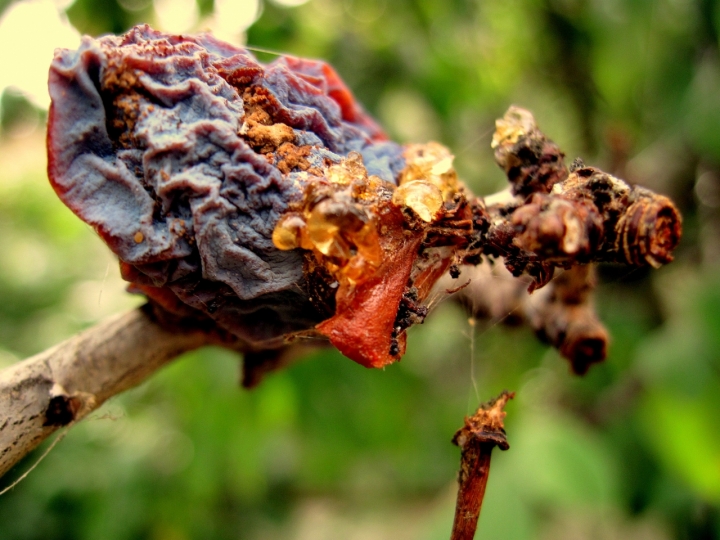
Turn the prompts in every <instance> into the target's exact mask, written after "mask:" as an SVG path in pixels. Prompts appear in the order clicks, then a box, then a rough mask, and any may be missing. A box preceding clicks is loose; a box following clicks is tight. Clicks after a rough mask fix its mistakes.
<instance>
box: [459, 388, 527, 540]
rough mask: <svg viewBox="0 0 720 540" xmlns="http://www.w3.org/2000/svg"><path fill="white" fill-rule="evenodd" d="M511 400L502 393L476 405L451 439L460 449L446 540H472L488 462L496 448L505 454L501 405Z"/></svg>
mask: <svg viewBox="0 0 720 540" xmlns="http://www.w3.org/2000/svg"><path fill="white" fill-rule="evenodd" d="M514 397H515V393H514V392H508V391H507V390H506V391H503V392H502V393H501V394H500V395H499V396H498V397H496V398H495V399H492V400H490V401H488V402H487V403H483V404H482V405H480V407H479V408H478V410H477V411H476V412H475V414H474V415H473V416H471V417H469V418H468V417H466V418H465V425H464V426H463V427H462V428H460V429H459V430H458V431H457V433H455V436H454V437H453V440H452V442H453V444H456V445H457V446H459V447H460V452H461V461H460V474H459V477H458V497H457V503H456V506H455V520H454V522H453V529H452V535H451V536H450V540H472V539H473V538H474V537H475V530H476V529H477V522H478V518H479V517H480V508H481V506H482V502H483V497H484V496H485V487H486V486H487V481H488V476H489V474H490V458H491V455H492V450H493V448H495V447H496V446H497V447H499V448H500V450H507V449H508V448H510V445H509V444H508V442H507V437H506V435H505V427H504V423H503V421H504V419H505V414H506V413H505V411H504V408H505V405H506V404H507V402H508V400H510V399H512V398H514Z"/></svg>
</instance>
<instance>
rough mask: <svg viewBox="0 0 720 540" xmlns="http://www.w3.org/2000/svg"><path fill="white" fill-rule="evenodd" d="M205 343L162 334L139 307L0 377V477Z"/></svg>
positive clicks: (204, 337)
mask: <svg viewBox="0 0 720 540" xmlns="http://www.w3.org/2000/svg"><path fill="white" fill-rule="evenodd" d="M211 342H212V339H211V336H210V334H207V333H205V332H202V331H191V332H171V331H168V330H165V329H163V328H162V327H161V326H160V325H159V324H158V323H157V322H155V321H154V320H153V318H152V316H151V315H149V314H148V313H146V310H145V309H144V308H138V309H135V310H133V311H130V312H128V313H124V314H121V315H118V316H115V317H113V318H111V319H108V320H107V321H104V322H102V323H100V324H98V325H96V326H94V327H92V328H90V329H88V330H86V331H85V332H82V333H80V334H78V335H76V336H73V337H71V338H70V339H68V340H66V341H64V342H62V343H60V344H59V345H56V346H55V347H53V348H52V349H49V350H47V351H44V352H42V353H40V354H37V355H35V356H33V357H31V358H28V359H27V360H24V361H23V362H20V363H18V364H15V365H13V366H10V367H8V368H6V369H4V370H2V371H0V476H2V475H3V474H5V473H6V472H7V471H8V470H9V469H11V468H12V467H13V466H14V465H15V464H16V463H17V462H18V461H20V459H22V457H23V456H25V455H26V454H27V453H28V452H30V451H31V450H33V449H34V448H35V447H37V446H38V445H39V444H40V443H41V442H42V441H43V440H45V439H46V438H47V437H49V436H50V435H51V434H52V433H53V432H54V431H55V430H57V429H58V428H60V427H62V426H65V425H68V424H71V423H73V422H77V421H78V420H80V419H82V418H83V417H85V416H86V415H87V414H88V413H90V412H91V411H93V410H95V409H97V408H98V407H100V405H102V404H103V402H105V400H107V399H108V398H110V397H112V396H114V395H116V394H119V393H120V392H123V391H125V390H128V389H129V388H132V387H133V386H136V385H138V384H139V383H141V382H142V381H144V380H145V379H146V378H147V377H149V376H150V375H151V374H153V373H154V372H155V371H157V370H158V369H160V368H161V367H162V366H163V365H165V364H166V363H167V362H169V361H170V360H172V359H173V358H176V357H177V356H179V355H180V354H182V353H184V352H187V351H191V350H193V349H197V348H198V347H201V346H203V345H206V344H209V343H211Z"/></svg>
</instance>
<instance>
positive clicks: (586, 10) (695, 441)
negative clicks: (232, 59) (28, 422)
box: [0, 0, 720, 540]
mask: <svg viewBox="0 0 720 540" xmlns="http://www.w3.org/2000/svg"><path fill="white" fill-rule="evenodd" d="M0 11H1V12H2V15H1V17H2V18H1V19H0V92H2V97H1V99H0V109H1V116H0V118H1V127H0V367H3V366H7V365H10V364H12V363H14V362H16V361H18V360H19V359H21V358H23V357H26V356H28V355H31V354H33V353H36V352H38V351H41V350H43V349H45V348H47V347H49V346H50V345H52V344H54V343H56V342H58V341H60V340H62V339H64V338H66V337H68V336H70V335H72V334H74V333H75V332H77V331H79V330H81V329H83V328H85V327H88V326H90V325H92V324H93V323H95V322H96V321H98V320H100V319H102V318H103V317H105V316H107V315H109V314H111V313H114V312H118V311H122V310H124V309H128V308H130V307H132V306H136V305H139V304H140V303H141V299H140V298H137V297H132V296H130V295H128V294H127V293H125V292H124V285H123V283H122V282H121V281H120V279H119V276H118V269H117V265H116V262H115V261H114V260H113V259H112V257H111V256H110V255H109V253H108V250H107V249H106V248H105V247H104V246H103V245H102V243H101V242H100V241H99V240H98V238H97V237H96V236H95V235H94V233H93V232H92V231H91V230H90V229H89V228H88V227H87V226H85V225H84V224H82V223H81V222H80V221H79V220H78V219H76V218H75V217H74V216H73V215H72V214H71V213H70V212H69V211H68V210H66V209H65V208H64V207H63V206H62V205H61V204H60V203H59V201H58V200H57V199H56V198H55V196H54V194H53V192H52V190H51V188H50V186H49V184H48V182H47V179H46V175H45V153H44V121H45V114H46V113H45V108H46V107H47V102H48V98H47V92H46V89H45V80H46V73H47V66H48V64H49V62H50V59H51V57H52V50H53V48H54V47H58V46H62V47H74V46H75V45H76V44H77V42H78V39H79V37H78V36H79V35H80V34H82V33H85V34H90V35H99V34H102V33H107V32H115V33H117V32H122V31H124V30H126V29H128V28H129V27H130V26H132V25H133V24H136V23H140V22H148V23H150V24H152V25H153V26H155V27H158V28H160V29H164V30H168V31H173V32H185V31H199V30H207V29H210V30H212V31H213V32H214V33H216V34H217V35H218V36H220V37H222V38H223V39H226V40H229V41H233V42H236V43H247V44H249V45H251V46H253V47H256V48H258V49H261V50H263V51H265V52H258V56H259V57H260V58H262V59H263V60H271V59H272V58H273V57H274V54H273V52H274V51H281V52H286V53H291V54H295V55H299V56H309V57H317V58H324V59H326V60H328V61H329V62H331V63H332V64H333V65H334V66H335V67H336V68H337V69H338V71H339V72H340V74H341V75H342V76H343V78H344V79H345V80H346V82H347V83H348V85H349V86H350V87H351V88H352V89H354V91H355V92H356V94H357V96H358V97H359V99H360V100H361V101H362V102H363V103H364V104H365V105H366V107H367V108H368V109H369V110H370V111H371V112H372V113H373V114H374V115H375V116H376V117H377V118H379V120H380V121H381V122H382V124H383V125H384V126H385V127H386V128H387V130H388V131H389V132H390V133H391V135H392V136H393V137H394V138H395V139H396V140H398V141H402V142H405V141H421V142H424V141H428V140H432V139H434V140H439V141H441V142H443V143H445V144H446V145H448V146H449V147H450V148H452V149H453V151H454V152H455V154H456V163H457V167H458V169H459V170H460V172H461V174H462V177H463V178H464V179H465V180H466V182H467V183H468V184H470V185H471V186H472V187H473V189H474V190H476V192H478V193H480V194H487V193H491V192H494V191H496V190H498V189H500V188H502V187H503V182H504V181H503V177H502V174H501V173H500V171H499V169H496V167H495V166H494V164H493V161H492V154H491V151H490V148H489V143H490V138H491V134H492V131H493V122H494V119H495V118H496V117H498V116H500V115H502V113H503V112H504V110H505V109H506V108H507V107H508V106H509V105H510V104H513V103H515V104H519V105H522V106H524V107H527V108H529V109H531V110H532V111H534V113H535V115H536V117H537V119H538V121H539V123H540V125H541V127H542V128H543V129H544V130H545V131H546V132H547V133H548V134H550V136H551V137H553V138H554V139H555V140H556V141H557V142H558V143H559V144H560V145H561V147H562V148H564V149H565V150H566V152H567V154H568V157H569V158H570V159H572V158H574V157H575V156H578V155H581V156H583V158H584V159H585V161H586V162H587V163H590V164H593V165H598V166H601V167H604V168H605V169H606V170H608V171H611V172H614V173H616V174H618V175H620V176H622V177H624V178H627V179H628V180H629V181H631V182H637V183H641V184H643V185H646V186H648V187H650V188H652V189H655V190H657V191H659V192H662V193H666V194H669V195H670V196H672V197H673V198H674V199H675V200H676V201H677V202H678V205H679V206H680V207H681V209H682V211H683V214H684V218H685V222H684V229H685V235H684V239H683V242H682V244H681V246H680V248H679V250H678V252H677V260H676V261H675V262H674V263H672V264H671V265H670V266H668V267H666V268H663V269H661V270H659V271H652V272H651V271H646V270H642V269H639V270H637V269H636V270H632V269H628V268H625V267H613V266H608V267H603V268H601V269H600V275H601V280H602V283H601V285H600V288H599V291H598V295H597V304H598V310H599V312H600V313H601V315H602V318H603V319H604V321H606V323H607V324H608V326H609V328H610V331H611V333H612V336H613V341H612V345H611V348H610V353H609V358H608V360H607V362H606V363H605V364H603V365H600V366H596V367H594V368H593V369H592V370H591V372H590V373H589V374H588V375H587V376H585V377H583V378H578V377H575V376H573V375H571V373H570V371H569V369H568V366H567V365H566V363H565V362H564V361H563V360H562V359H561V358H560V357H559V356H558V354H557V353H556V352H555V351H554V350H551V349H549V348H547V347H546V346H544V345H542V344H540V343H539V342H538V341H537V340H536V339H535V337H534V336H533V335H532V334H531V332H529V331H528V330H526V329H509V328H506V327H504V326H503V325H502V324H500V322H501V321H489V322H481V321H479V322H478V323H477V324H476V325H475V326H472V325H471V324H470V322H469V320H468V315H467V313H466V312H465V311H464V309H463V308H462V307H461V306H458V305H455V304H452V303H446V304H444V305H441V306H439V307H438V308H437V309H436V311H435V312H434V313H433V314H432V316H431V317H430V318H429V319H428V320H427V322H426V323H425V325H423V326H421V327H417V328H413V329H412V331H411V336H410V339H409V349H408V354H407V356H406V357H405V358H404V359H403V361H402V362H401V363H400V364H398V365H394V366H391V367H389V368H387V369H385V370H383V371H369V370H366V369H364V368H362V367H360V366H358V365H356V364H354V363H352V362H351V361H349V360H346V359H344V358H343V357H341V356H340V355H339V354H338V353H336V352H333V351H330V350H327V351H320V352H317V353H315V354H312V355H311V356H309V357H307V358H306V359H304V360H301V361H299V362H297V363H296V364H294V365H292V366H291V367H289V368H287V369H285V370H283V371H282V372H279V373H276V374H273V375H271V376H269V377H268V378H267V379H266V380H265V381H264V382H263V384H262V385H261V386H260V387H259V388H257V389H255V390H253V391H245V390H242V389H240V388H239V386H238V384H237V380H238V377H237V373H238V366H239V362H238V357H237V356H236V355H234V354H230V353H228V352H225V351H222V350H218V349H205V350H202V351H199V352H196V353H193V354H189V355H186V356H185V357H183V358H181V359H180V360H178V361H176V362H175V363H173V364H172V365H170V366H169V367H167V368H166V369H164V370H163V371H162V372H160V373H158V374H157V375H156V376H154V377H153V378H152V379H151V380H149V381H148V382H147V383H145V384H144V385H142V386H141V387H139V388H137V389H135V390H132V391H130V392H128V393H127V394H125V395H123V396H121V397H118V398H116V399H113V400H112V401H111V402H110V403H108V404H106V405H105V406H104V407H103V409H102V410H101V411H99V412H98V413H96V414H93V415H92V417H91V418H89V419H88V420H86V421H84V422H83V423H82V424H81V425H79V426H77V427H75V428H73V429H72V430H71V431H70V432H69V433H68V435H67V437H66V438H65V439H64V440H62V442H61V443H60V444H59V445H58V446H57V447H55V448H54V449H53V451H52V452H51V453H50V454H49V455H48V457H47V458H46V459H45V460H44V461H43V462H42V463H40V465H39V466H38V467H37V468H36V469H35V470H34V471H33V472H32V474H30V475H29V476H28V477H27V479H26V480H24V481H23V482H22V483H21V484H20V485H18V486H17V487H16V488H14V489H13V490H12V491H11V492H9V493H8V494H6V495H4V496H2V497H0V538H2V539H3V540H15V539H17V540H30V539H43V540H55V539H57V540H60V539H88V540H90V539H92V540H96V539H107V540H130V539H152V540H185V539H251V540H252V539H295V540H311V539H312V540H316V539H320V540H323V539H328V540H329V539H337V538H344V539H348V540H365V539H367V540H382V539H393V540H405V539H417V540H436V539H437V540H441V539H446V538H448V537H449V531H450V526H451V522H452V514H453V509H454V497H455V483H454V480H455V475H456V470H457V467H458V463H459V456H458V450H457V448H456V447H454V446H452V445H451V444H450V438H451V436H452V434H453V433H454V431H455V430H456V429H457V428H458V427H460V425H461V424H462V419H463V416H464V415H465V414H468V413H470V412H471V411H472V410H473V409H474V408H475V406H476V405H477V403H478V401H479V400H485V399H487V398H489V397H490V396H492V395H495V394H497V393H498V392H499V391H500V390H501V389H503V388H509V389H513V390H516V391H517V392H518V397H517V399H516V400H515V401H514V402H512V403H511V404H510V405H509V406H508V413H509V414H508V418H507V431H508V435H509V439H510V442H511V450H510V451H509V452H506V453H499V452H498V453H496V455H495V456H494V458H493V466H492V474H491V477H490V482H489V487H488V494H487V497H486V500H485V505H484V508H483V513H482V517H481V524H480V527H479V532H478V538H484V539H499V538H502V539H508V540H509V539H518V540H520V539H554V540H563V539H599V540H600V539H602V540H604V539H640V540H665V539H715V538H720V273H719V272H718V270H719V263H720V54H719V45H720V42H719V36H718V32H719V30H720V3H718V2H717V1H715V0H503V1H497V0H493V1H490V0H475V1H470V0H445V1H443V2H440V1H438V0H309V1H303V0H237V1H233V0H215V1H213V0H197V1H195V0H75V1H74V2H73V1H72V0H65V1H53V0H35V1H22V2H12V0H0ZM43 448H44V447H42V448H41V449H40V450H38V451H36V452H34V453H33V454H32V455H30V456H29V457H28V458H27V459H26V460H25V461H24V462H23V463H21V464H20V465H19V466H18V467H16V468H15V469H14V470H13V471H12V472H11V473H10V474H8V475H7V476H6V477H4V478H3V479H2V480H0V487H3V486H6V485H8V484H9V483H10V482H11V481H12V480H13V479H15V478H17V477H18V476H19V475H20V474H21V473H22V472H23V471H24V470H26V469H27V468H28V467H30V466H31V465H32V464H33V463H34V462H35V461H36V460H37V459H38V457H39V456H40V454H41V453H42V450H43Z"/></svg>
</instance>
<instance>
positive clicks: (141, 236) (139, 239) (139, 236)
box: [133, 231, 145, 244]
mask: <svg viewBox="0 0 720 540" xmlns="http://www.w3.org/2000/svg"><path fill="white" fill-rule="evenodd" d="M133 240H135V243H136V244H139V243H141V242H142V241H143V240H145V235H144V234H143V233H142V232H140V231H138V232H136V233H135V236H133Z"/></svg>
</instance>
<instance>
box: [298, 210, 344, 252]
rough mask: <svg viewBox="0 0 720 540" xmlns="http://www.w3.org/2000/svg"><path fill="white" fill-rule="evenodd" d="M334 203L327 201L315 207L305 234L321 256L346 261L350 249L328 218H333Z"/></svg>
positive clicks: (337, 228) (338, 228) (335, 225)
mask: <svg viewBox="0 0 720 540" xmlns="http://www.w3.org/2000/svg"><path fill="white" fill-rule="evenodd" d="M336 204H337V203H335V202H334V201H332V200H330V199H327V200H325V201H322V202H320V203H318V204H317V205H315V207H314V208H313V209H312V211H311V212H310V216H309V217H308V220H307V229H306V231H307V234H308V237H309V239H310V241H311V242H312V245H313V247H314V248H315V249H317V250H318V251H319V252H320V253H322V254H323V255H326V256H328V257H337V258H342V259H348V258H350V256H351V253H350V247H349V246H348V245H347V242H345V241H344V240H343V239H342V238H341V236H340V227H338V225H337V224H336V223H334V222H333V221H332V220H331V219H329V218H330V217H333V218H334V217H335V215H334V213H333V212H332V208H333V206H334V205H336Z"/></svg>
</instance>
